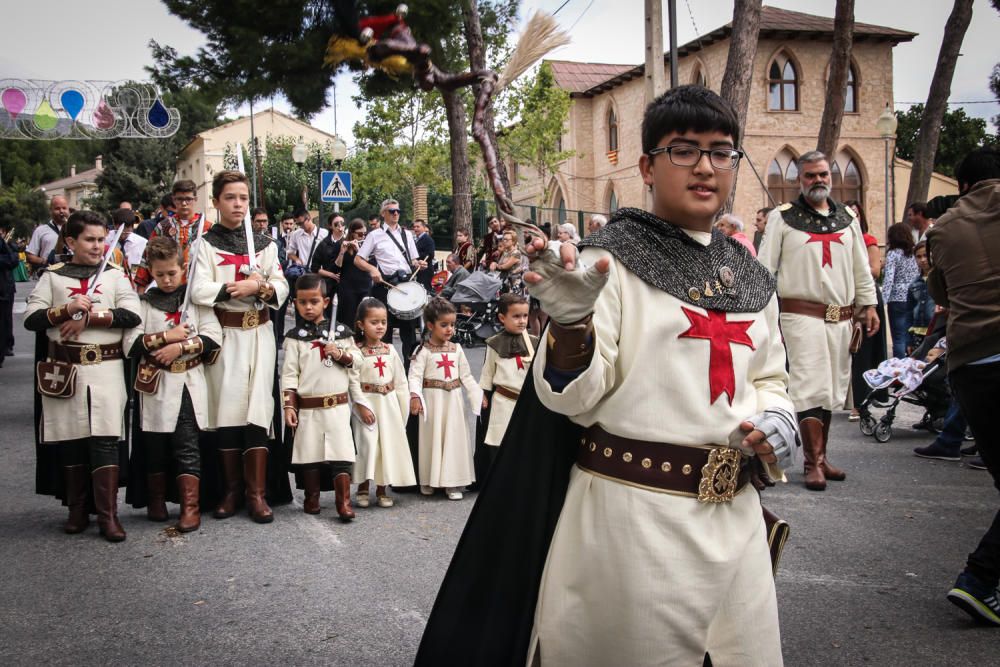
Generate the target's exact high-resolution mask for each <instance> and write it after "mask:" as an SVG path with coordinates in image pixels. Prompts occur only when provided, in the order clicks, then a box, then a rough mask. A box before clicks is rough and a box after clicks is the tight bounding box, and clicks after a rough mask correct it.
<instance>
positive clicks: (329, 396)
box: [281, 273, 354, 521]
mask: <svg viewBox="0 0 1000 667" xmlns="http://www.w3.org/2000/svg"><path fill="white" fill-rule="evenodd" d="M329 305H330V299H329V297H327V296H326V282H325V281H324V280H323V279H322V278H320V277H319V276H318V275H316V274H315V273H307V274H305V275H303V276H300V277H299V279H298V281H296V290H295V309H296V311H298V314H299V317H300V318H301V324H300V325H296V326H294V327H292V329H291V330H290V331H288V333H286V334H285V343H284V350H285V360H284V363H283V364H282V367H281V394H282V405H283V406H284V414H285V424H287V425H288V426H289V427H290V428H292V429H294V430H295V440H294V443H293V445H292V465H293V466H301V468H300V470H301V477H302V483H303V486H304V487H305V502H304V503H303V504H302V510H303V511H304V512H305V513H306V514H319V511H320V505H319V494H320V479H321V477H322V472H323V467H324V466H326V467H329V468H330V469H331V472H332V477H333V488H334V491H335V493H336V507H337V514H338V515H339V516H340V518H341V520H343V521H350V520H351V519H353V518H354V511H353V510H352V509H351V467H352V466H353V464H354V439H353V438H352V437H351V410H350V407H349V406H348V404H347V401H348V385H349V384H350V382H351V381H352V374H351V372H350V370H349V369H350V367H351V366H352V364H353V363H354V355H353V354H352V352H351V351H350V348H351V347H352V345H351V343H350V338H349V335H350V331H349V330H347V329H346V328H345V327H344V326H340V327H339V331H338V330H337V329H336V328H335V329H334V330H333V332H332V334H333V335H331V332H330V323H329V321H327V320H326V319H325V318H324V316H323V315H324V312H325V311H326V309H327V307H328V306H329ZM345 334H346V335H345ZM331 338H332V339H333V340H331Z"/></svg>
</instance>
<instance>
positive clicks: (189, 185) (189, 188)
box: [170, 179, 218, 196]
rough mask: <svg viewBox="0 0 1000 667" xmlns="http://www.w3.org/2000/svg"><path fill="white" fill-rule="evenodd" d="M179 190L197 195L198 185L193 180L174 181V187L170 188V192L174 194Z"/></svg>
mask: <svg viewBox="0 0 1000 667" xmlns="http://www.w3.org/2000/svg"><path fill="white" fill-rule="evenodd" d="M180 192H190V193H191V194H194V195H197V193H198V186H197V185H195V184H194V181H191V180H188V179H182V180H180V181H176V182H175V183H174V187H172V188H170V194H172V195H176V194H178V193H180ZM216 196H218V195H216Z"/></svg>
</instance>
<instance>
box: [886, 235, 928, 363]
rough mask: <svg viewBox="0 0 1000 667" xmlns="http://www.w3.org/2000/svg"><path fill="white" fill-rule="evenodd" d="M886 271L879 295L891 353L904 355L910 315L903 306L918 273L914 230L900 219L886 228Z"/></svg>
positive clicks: (894, 355)
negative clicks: (884, 309)
mask: <svg viewBox="0 0 1000 667" xmlns="http://www.w3.org/2000/svg"><path fill="white" fill-rule="evenodd" d="M886 246H887V252H886V253H885V271H884V272H883V278H882V296H883V298H884V299H885V303H886V305H887V307H888V311H889V328H890V329H891V330H892V331H891V333H892V356H893V357H896V358H899V357H905V356H906V337H907V335H908V333H907V332H908V331H909V329H910V320H911V315H910V311H909V309H908V308H907V306H906V295H907V292H908V291H909V289H910V285H911V284H912V283H913V281H914V280H916V279H917V278H918V277H919V276H920V269H919V268H917V260H916V258H915V257H914V256H913V231H912V230H911V228H910V226H909V225H907V224H906V223H903V222H897V223H896V224H894V225H892V226H890V227H889V232H888V239H887V242H886Z"/></svg>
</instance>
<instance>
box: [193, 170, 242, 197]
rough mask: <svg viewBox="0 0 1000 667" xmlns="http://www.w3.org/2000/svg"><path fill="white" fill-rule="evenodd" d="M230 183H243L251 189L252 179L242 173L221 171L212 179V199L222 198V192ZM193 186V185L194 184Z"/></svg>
mask: <svg viewBox="0 0 1000 667" xmlns="http://www.w3.org/2000/svg"><path fill="white" fill-rule="evenodd" d="M230 183H242V184H243V185H245V186H247V189H250V179H248V178H247V176H246V174H244V173H243V172H242V171H232V170H224V171H220V172H219V173H217V174H216V175H215V178H213V179H212V198H213V199H218V198H219V197H221V196H222V191H223V190H225V189H226V186H227V185H229V184H230ZM192 185H193V184H192Z"/></svg>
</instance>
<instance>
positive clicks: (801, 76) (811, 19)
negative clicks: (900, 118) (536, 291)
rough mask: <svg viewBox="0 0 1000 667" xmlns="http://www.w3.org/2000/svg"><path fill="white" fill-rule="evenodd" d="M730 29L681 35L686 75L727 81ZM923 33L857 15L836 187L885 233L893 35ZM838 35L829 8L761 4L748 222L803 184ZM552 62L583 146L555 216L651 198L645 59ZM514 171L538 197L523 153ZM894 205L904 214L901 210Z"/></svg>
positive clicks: (572, 131) (741, 211) (740, 198)
mask: <svg viewBox="0 0 1000 667" xmlns="http://www.w3.org/2000/svg"><path fill="white" fill-rule="evenodd" d="M731 34H732V26H731V24H727V25H725V26H723V27H721V28H718V29H717V30H714V31H712V32H710V33H708V34H707V35H703V36H701V37H699V38H698V39H695V40H694V41H692V42H689V43H687V44H685V45H683V46H681V47H680V48H679V49H678V63H677V64H678V68H677V69H678V79H679V83H682V84H683V83H700V84H702V85H705V86H707V87H709V88H711V89H713V90H715V91H716V92H718V91H719V87H720V85H721V82H722V76H723V73H724V72H725V68H726V58H727V56H728V50H729V42H730V36H731ZM915 36H916V35H915V33H912V32H905V31H903V30H896V29H894V28H887V27H882V26H876V25H868V24H864V23H856V24H855V32H854V46H853V49H852V53H851V72H850V78H849V82H848V94H847V105H846V106H847V108H846V113H845V114H844V120H843V125H842V128H841V133H840V141H839V144H838V149H837V152H836V155H835V156H834V160H833V164H832V165H831V166H832V167H833V171H834V188H833V190H834V192H833V196H834V197H835V198H837V199H840V200H844V199H858V200H860V201H862V202H863V203H864V205H865V209H866V211H867V212H868V217H869V220H870V221H871V222H872V231H873V233H875V234H876V235H877V236H879V237H880V238H881V236H882V235H883V233H884V231H883V230H884V220H883V218H884V217H885V216H884V213H883V211H884V210H885V209H884V207H885V176H884V174H885V142H884V140H883V139H882V138H881V137H880V136H879V133H878V132H877V131H876V129H875V121H876V119H878V117H879V115H880V114H881V113H882V112H883V110H884V109H885V107H886V104H889V105H891V104H892V102H893V95H892V53H893V47H894V46H895V45H896V44H899V43H901V42H907V41H910V40H912V39H913V38H914V37H915ZM832 42H833V19H832V18H828V17H822V16H814V15H810V14H803V13H800V12H794V11H789V10H785V9H779V8H776V7H764V8H763V11H762V13H761V22H760V37H759V42H758V46H757V55H756V58H755V59H754V67H753V72H754V76H753V84H752V88H751V93H750V105H749V109H748V112H747V121H746V127H745V136H744V139H743V146H742V148H743V149H744V150H745V151H746V153H747V159H745V160H744V161H743V163H741V166H740V171H739V176H738V180H737V186H736V198H735V202H734V212H735V213H736V214H737V215H740V216H741V217H742V218H743V219H744V220H745V221H748V222H751V221H752V220H753V217H754V213H755V211H756V210H757V209H758V208H760V207H762V206H768V205H770V201H769V199H768V196H767V192H770V194H771V196H772V197H773V198H774V200H775V201H778V202H781V201H786V200H788V199H790V198H794V197H795V196H797V195H798V186H797V184H796V176H797V174H796V168H795V158H796V157H797V156H799V155H801V154H802V153H804V152H806V151H808V150H812V149H814V148H815V147H816V137H817V135H818V133H819V124H820V119H821V117H822V115H823V105H824V101H825V87H826V78H827V74H828V71H829V60H830V51H831V47H832ZM548 62H549V64H550V65H551V67H552V71H553V74H554V75H555V79H556V82H557V84H558V85H559V86H560V87H561V88H563V89H564V90H567V91H569V93H570V96H571V98H572V104H571V107H570V114H569V120H568V122H567V126H566V133H565V134H564V136H563V138H562V146H563V149H564V150H573V151H575V156H574V157H572V158H570V159H568V160H567V161H566V162H565V163H563V165H562V166H561V168H560V169H559V172H558V173H557V174H556V175H555V176H553V177H552V181H550V183H549V188H548V190H549V196H548V200H547V201H546V202H544V203H541V205H542V206H545V207H548V208H552V209H555V210H556V211H557V212H556V213H553V215H552V217H553V218H561V217H564V214H563V213H562V212H563V211H566V210H585V211H613V210H614V209H616V208H618V207H619V206H640V207H641V206H643V205H644V201H645V200H644V198H645V196H646V195H645V192H644V189H643V185H642V178H641V177H640V175H639V168H638V163H639V156H640V148H641V136H640V127H641V124H642V114H643V109H644V106H645V87H644V79H643V74H644V69H645V67H644V65H638V66H631V65H611V64H601V63H579V62H569V61H560V60H552V61H548ZM664 69H665V70H666V76H665V78H666V81H667V85H668V86H669V84H670V72H669V69H670V68H669V54H665V55H664ZM890 108H892V107H891V106H890ZM751 165H752V167H753V168H755V169H756V172H757V174H759V177H760V181H763V182H764V183H765V184H766V188H765V186H762V185H761V182H760V181H758V179H757V177H756V176H755V175H754V170H753V169H752V168H751ZM511 173H512V175H516V176H515V182H514V183H513V184H512V185H513V189H514V201H515V202H516V203H519V204H533V205H538V204H539V203H540V202H539V201H538V199H539V196H540V194H541V193H542V191H543V189H542V183H540V182H539V179H538V178H537V177H534V178H532V177H531V176H532V173H533V172H532V173H529V171H528V169H526V168H523V167H522V168H520V169H518V168H517V165H511ZM890 180H891V178H890ZM904 187H905V186H904ZM904 194H905V193H904ZM890 197H891V195H890ZM895 215H896V217H898V218H901V217H902V215H903V213H902V211H897V212H896V214H895ZM571 220H572V218H571ZM553 221H554V220H553Z"/></svg>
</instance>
